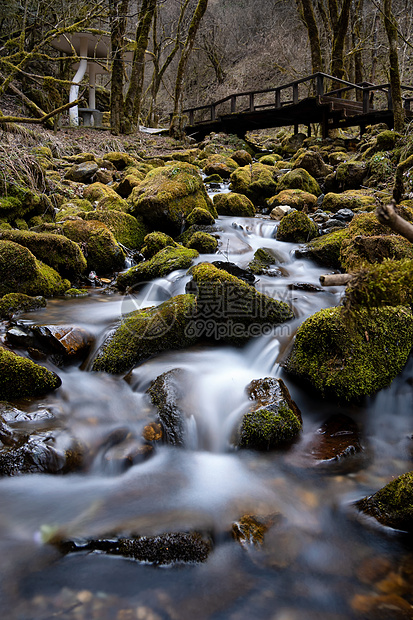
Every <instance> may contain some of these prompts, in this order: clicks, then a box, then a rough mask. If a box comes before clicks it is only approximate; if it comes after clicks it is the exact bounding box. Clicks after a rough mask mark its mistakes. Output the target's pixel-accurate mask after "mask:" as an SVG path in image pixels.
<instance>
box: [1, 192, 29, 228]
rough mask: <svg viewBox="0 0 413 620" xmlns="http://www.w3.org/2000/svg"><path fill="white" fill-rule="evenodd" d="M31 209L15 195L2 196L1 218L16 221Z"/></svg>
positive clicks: (6, 220)
mask: <svg viewBox="0 0 413 620" xmlns="http://www.w3.org/2000/svg"><path fill="white" fill-rule="evenodd" d="M28 211H29V209H27V208H25V207H23V205H22V203H21V201H20V200H19V199H18V198H16V197H14V196H3V197H0V218H2V220H3V221H5V222H14V220H15V219H16V218H18V217H22V216H23V215H25V214H26V213H27V212H28Z"/></svg>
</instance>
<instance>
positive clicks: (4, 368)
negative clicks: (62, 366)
mask: <svg viewBox="0 0 413 620" xmlns="http://www.w3.org/2000/svg"><path fill="white" fill-rule="evenodd" d="M61 383H62V382H61V379H60V377H58V376H57V375H56V373H54V372H52V371H51V370H48V369H47V368H44V367H43V366H39V365H38V364H35V363H34V362H32V361H31V360H29V359H26V358H24V357H21V356H20V355H16V353H13V352H12V351H9V350H8V349H6V348H5V347H2V346H0V399H1V400H13V399H16V398H22V397H25V396H41V395H43V394H46V393H47V392H51V391H52V390H55V389H56V388H58V387H59V386H60V385H61Z"/></svg>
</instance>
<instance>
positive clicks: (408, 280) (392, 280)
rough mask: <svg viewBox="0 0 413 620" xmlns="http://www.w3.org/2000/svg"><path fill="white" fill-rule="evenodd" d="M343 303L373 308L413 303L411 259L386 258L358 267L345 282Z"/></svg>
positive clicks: (412, 262) (412, 267)
mask: <svg viewBox="0 0 413 620" xmlns="http://www.w3.org/2000/svg"><path fill="white" fill-rule="evenodd" d="M345 304H349V305H350V306H351V307H354V306H365V307H367V308H374V307H378V306H398V305H401V306H413V260H412V259H404V260H388V259H384V260H383V262H381V263H379V264H375V265H367V266H366V267H365V268H364V269H360V270H359V271H357V273H356V274H355V275H354V277H353V278H352V280H351V281H350V282H349V283H348V285H347V288H346V292H345Z"/></svg>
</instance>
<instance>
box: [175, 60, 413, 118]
mask: <svg viewBox="0 0 413 620" xmlns="http://www.w3.org/2000/svg"><path fill="white" fill-rule="evenodd" d="M328 85H330V88H329V89H328V88H327V86H328ZM402 88H403V90H404V91H407V92H413V87H410V86H403V87H402ZM315 96H316V97H319V98H320V101H322V98H325V101H327V100H329V99H330V98H333V97H335V98H338V99H342V98H345V99H346V100H347V101H357V102H358V103H359V113H364V114H367V113H369V112H371V111H372V110H373V109H374V110H380V109H390V110H391V109H392V107H393V106H392V98H391V91H390V84H388V83H387V84H378V85H377V84H370V83H368V82H363V83H361V84H353V83H352V82H348V81H347V80H342V79H340V78H336V77H334V76H332V75H328V74H327V73H322V72H318V73H314V74H312V75H310V76H308V77H305V78H301V79H299V80H294V81H293V82H289V83H287V84H283V85H282V86H276V87H273V88H266V89H262V90H254V91H245V92H241V93H235V94H232V95H228V96H227V97H224V98H223V99H219V100H218V101H214V102H213V103H210V104H208V105H203V106H196V107H193V108H187V109H185V110H183V114H185V115H186V117H187V122H188V124H189V125H196V124H198V123H205V122H213V121H216V120H218V119H219V117H220V116H223V115H227V114H237V113H238V114H239V113H242V112H255V111H259V110H263V109H265V108H267V109H275V110H276V109H280V108H282V107H284V106H287V105H294V104H298V103H299V102H300V101H302V100H303V99H305V98H307V97H315ZM412 101H413V96H411V97H407V96H406V97H404V105H405V107H406V109H410V106H411V102H412Z"/></svg>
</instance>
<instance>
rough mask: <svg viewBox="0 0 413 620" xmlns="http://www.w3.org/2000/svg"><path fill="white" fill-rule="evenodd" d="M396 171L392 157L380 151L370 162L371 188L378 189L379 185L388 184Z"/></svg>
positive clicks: (369, 179) (369, 183) (368, 181)
mask: <svg viewBox="0 0 413 620" xmlns="http://www.w3.org/2000/svg"><path fill="white" fill-rule="evenodd" d="M395 171H396V166H395V165H394V163H393V161H392V159H391V157H390V155H389V154H388V153H386V152H383V151H379V152H378V153H375V154H374V155H373V156H372V157H371V158H370V161H369V162H368V177H369V178H368V180H367V185H368V186H369V187H374V188H376V187H377V185H378V184H379V183H383V184H387V183H388V182H389V180H390V179H391V178H392V177H393V175H394V174H395Z"/></svg>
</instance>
